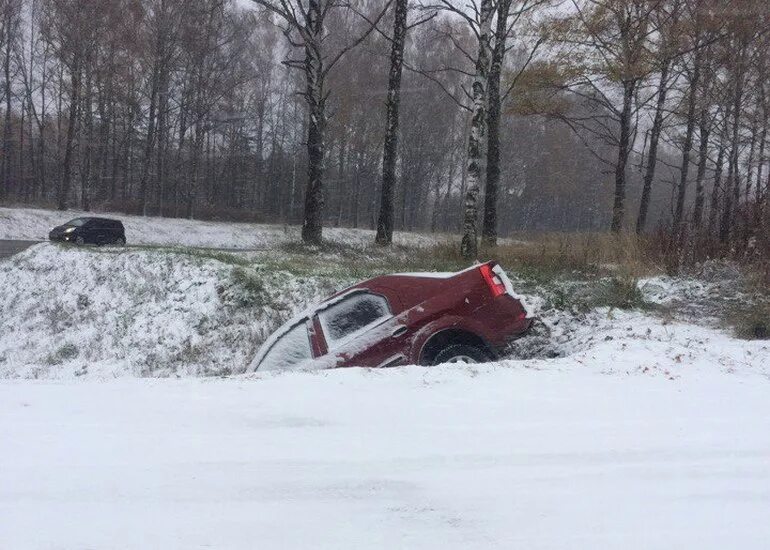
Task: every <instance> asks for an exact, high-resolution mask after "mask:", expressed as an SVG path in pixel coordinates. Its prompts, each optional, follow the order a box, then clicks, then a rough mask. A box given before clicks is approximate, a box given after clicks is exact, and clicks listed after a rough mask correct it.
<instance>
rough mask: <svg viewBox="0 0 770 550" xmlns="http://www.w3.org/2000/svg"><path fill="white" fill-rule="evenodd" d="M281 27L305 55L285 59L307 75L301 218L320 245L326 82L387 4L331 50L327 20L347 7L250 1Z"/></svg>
mask: <svg viewBox="0 0 770 550" xmlns="http://www.w3.org/2000/svg"><path fill="white" fill-rule="evenodd" d="M253 1H254V2H255V3H257V4H258V5H260V6H262V7H263V8H265V9H266V10H268V11H269V12H270V13H271V14H273V15H275V16H277V17H278V18H279V19H280V20H282V22H283V25H284V27H283V32H284V35H285V36H286V39H287V40H288V42H289V44H290V45H291V46H292V47H293V48H300V49H302V50H303V51H304V58H303V59H295V58H289V59H287V60H286V61H285V62H284V63H285V64H286V65H287V66H289V67H292V68H296V69H299V70H301V71H302V72H303V74H304V76H305V91H304V92H303V93H302V95H303V97H304V98H305V101H306V103H307V109H308V130H307V155H308V181H307V187H306V189H305V215H304V219H303V222H302V240H304V241H305V242H309V243H320V242H321V238H322V228H323V218H322V216H323V205H324V196H323V177H324V133H325V129H326V116H327V115H326V102H327V100H328V97H329V91H328V90H327V87H326V78H327V76H328V75H329V71H330V70H331V69H332V68H333V67H334V66H335V65H336V64H337V63H338V62H339V61H340V59H342V57H343V56H344V55H345V54H346V53H348V52H349V51H350V50H352V49H353V48H354V47H356V46H357V45H359V44H360V43H361V42H363V41H364V40H365V39H366V37H367V36H369V34H370V33H371V32H372V31H373V30H374V28H375V27H376V26H377V24H378V23H379V21H380V19H382V17H383V16H384V15H385V12H386V11H387V8H388V6H389V5H390V1H391V0H388V1H387V2H386V4H385V6H384V7H383V8H382V9H381V10H380V11H379V13H378V14H377V15H376V17H374V19H373V20H372V21H369V20H368V19H367V25H366V28H365V29H364V30H363V32H361V33H360V34H359V35H358V36H357V37H356V38H355V39H353V40H352V41H350V42H348V43H347V44H345V45H343V46H340V47H338V48H336V49H334V50H333V51H329V48H328V46H327V44H328V43H329V39H328V38H329V37H328V36H326V33H325V29H326V26H325V25H326V21H327V17H328V16H329V14H330V13H331V12H333V11H335V10H338V9H342V8H349V7H350V6H347V5H345V4H343V3H340V2H338V1H337V0H307V2H305V1H304V0H253Z"/></svg>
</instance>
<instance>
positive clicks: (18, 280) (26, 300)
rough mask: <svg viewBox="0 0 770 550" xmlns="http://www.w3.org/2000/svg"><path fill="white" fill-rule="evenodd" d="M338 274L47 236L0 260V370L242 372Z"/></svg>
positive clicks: (46, 374)
mask: <svg viewBox="0 0 770 550" xmlns="http://www.w3.org/2000/svg"><path fill="white" fill-rule="evenodd" d="M344 286H345V282H344V281H341V280H336V279H330V278H324V277H315V276H312V275H307V276H303V277H297V276H294V275H292V274H290V273H285V272H280V271H279V272H276V271H269V272H268V271H265V270H260V266H259V265H257V266H253V267H252V266H245V267H244V266H239V265H235V266H233V265H230V264H227V263H224V262H222V261H218V260H216V259H212V258H208V257H202V256H196V255H194V254H183V253H177V252H169V251H160V250H142V249H138V250H132V249H128V250H126V249H120V248H117V249H115V248H113V249H110V248H103V249H89V248H87V249H78V248H73V247H62V246H57V245H54V244H49V243H41V244H37V245H34V246H32V247H31V248H29V249H27V250H26V251H24V252H22V253H20V254H17V255H16V256H14V257H12V258H10V259H8V260H5V261H1V262H0V378H16V377H21V378H73V377H91V378H94V377H96V378H112V377H118V376H175V375H180V376H184V375H188V376H189V375H217V374H229V373H233V372H242V371H243V370H244V369H245V368H246V365H247V364H248V363H249V362H250V361H251V359H252V358H253V356H254V354H255V352H256V350H257V348H258V347H259V345H260V344H261V343H262V341H264V339H265V338H266V337H267V336H268V335H269V334H270V333H272V332H273V331H274V330H275V329H276V328H277V327H278V326H280V325H281V324H282V323H283V321H284V320H285V319H287V318H289V317H290V316H291V315H293V314H294V313H296V312H297V311H299V310H301V309H303V308H304V307H305V306H306V305H307V304H308V302H317V301H320V300H322V299H324V298H326V297H327V296H328V295H329V294H331V293H333V292H335V291H336V290H339V289H340V288H341V287H344Z"/></svg>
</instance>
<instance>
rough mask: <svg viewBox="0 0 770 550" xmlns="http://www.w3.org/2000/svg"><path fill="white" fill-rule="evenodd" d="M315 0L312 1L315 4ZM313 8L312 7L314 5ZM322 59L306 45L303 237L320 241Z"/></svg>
mask: <svg viewBox="0 0 770 550" xmlns="http://www.w3.org/2000/svg"><path fill="white" fill-rule="evenodd" d="M312 4H313V2H311V5H312ZM311 9H312V8H311ZM321 63H322V62H321V59H320V56H319V55H318V53H317V51H316V50H315V49H314V48H312V47H309V46H308V47H306V48H305V65H306V71H305V79H306V90H305V93H306V100H307V104H308V108H309V109H308V110H309V120H308V129H307V157H308V166H307V176H308V177H307V187H306V188H305V217H304V220H303V221H302V240H303V241H305V242H306V243H312V244H320V242H321V238H322V231H323V225H322V224H323V219H322V215H323V206H324V196H323V176H324V131H325V129H326V113H325V109H324V102H325V98H324V83H323V78H324V77H323V73H322V69H321Z"/></svg>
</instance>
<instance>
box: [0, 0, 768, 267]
mask: <svg viewBox="0 0 770 550" xmlns="http://www.w3.org/2000/svg"><path fill="white" fill-rule="evenodd" d="M0 10H1V11H2V13H0V56H2V67H3V68H2V75H1V76H0V93H1V94H2V103H1V104H2V107H3V119H2V121H1V123H2V133H3V135H2V140H3V143H2V148H1V150H0V154H2V174H1V175H0V202H2V203H4V204H40V205H46V206H55V207H57V208H60V209H67V208H70V207H78V208H82V209H84V210H90V209H92V208H100V209H112V210H123V211H126V212H132V213H141V214H146V215H161V216H184V217H190V218H193V217H197V218H220V219H243V220H256V221H264V222H279V223H301V224H302V228H303V232H302V234H303V238H304V239H305V240H306V241H308V242H318V241H320V239H321V237H322V228H323V226H324V225H349V226H354V227H371V228H376V229H377V237H376V240H377V242H378V243H380V244H388V243H389V242H391V240H392V234H393V231H394V230H395V229H401V230H432V231H459V232H461V233H462V235H463V238H462V251H463V253H464V254H465V255H466V256H468V257H473V256H475V255H476V254H477V247H478V245H479V242H480V241H481V242H483V243H486V244H487V245H494V244H495V242H496V240H497V235H498V234H503V235H505V234H509V233H511V232H512V231H516V230H562V231H575V230H605V229H610V230H612V231H616V232H620V231H634V230H636V231H637V232H639V233H643V232H646V231H651V230H655V229H660V228H663V229H665V231H666V234H667V235H669V236H670V244H671V246H672V247H673V248H676V249H681V248H683V247H685V246H687V245H691V244H692V243H694V242H696V241H697V242H700V241H704V240H707V241H708V242H709V243H712V244H714V243H715V244H714V245H715V246H716V245H719V244H720V243H721V244H722V245H727V246H734V244H735V242H736V239H737V240H738V241H740V242H744V243H748V242H750V241H751V239H756V238H757V237H761V236H762V235H764V234H765V233H766V229H764V228H766V227H767V208H766V207H765V204H766V202H767V194H768V188H769V186H770V167H768V162H769V159H768V156H769V155H768V149H769V147H768V146H767V122H768V97H767V63H768V55H769V54H768V45H769V44H768V40H769V39H770V38H769V36H768V28H770V14H769V12H770V9H769V8H768V6H767V4H766V2H763V1H762V0H741V1H737V0H568V1H561V2H558V1H556V0H478V1H477V2H474V3H470V4H469V3H466V2H460V1H459V0H436V1H434V2H426V1H423V2H418V1H417V0H357V1H349V2H344V1H339V0H251V1H250V2H232V1H228V0H193V1H182V0H0Z"/></svg>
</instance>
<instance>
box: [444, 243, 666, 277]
mask: <svg viewBox="0 0 770 550" xmlns="http://www.w3.org/2000/svg"><path fill="white" fill-rule="evenodd" d="M430 256H431V257H432V259H433V260H434V261H439V263H445V264H447V265H456V264H461V263H462V258H461V257H460V255H459V246H457V245H456V244H455V243H450V244H444V245H437V246H436V247H434V248H433V249H432V251H431V254H430ZM479 259H480V260H495V261H497V262H499V263H500V264H502V265H503V266H504V267H505V268H506V269H510V270H512V271H516V272H519V273H522V274H527V275H532V276H544V277H552V276H556V275H564V274H570V275H575V274H583V275H596V274H607V275H618V276H621V277H626V278H638V277H643V276H648V275H653V274H657V273H660V272H662V270H663V267H662V262H661V261H660V256H659V254H658V253H657V251H656V250H655V247H654V246H652V243H651V242H650V239H649V238H640V237H637V236H636V235H633V234H621V235H614V234H611V233H537V234H518V235H516V236H515V237H512V238H510V239H505V240H503V241H502V242H501V243H500V244H499V245H498V246H496V247H482V248H481V250H480V251H479Z"/></svg>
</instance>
